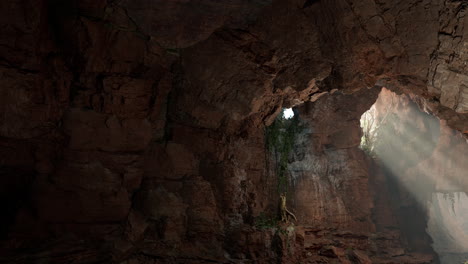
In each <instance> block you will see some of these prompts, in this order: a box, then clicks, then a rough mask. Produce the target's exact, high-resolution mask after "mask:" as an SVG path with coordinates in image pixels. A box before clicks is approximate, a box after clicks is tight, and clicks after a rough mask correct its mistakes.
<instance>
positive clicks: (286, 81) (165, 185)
mask: <svg viewBox="0 0 468 264" xmlns="http://www.w3.org/2000/svg"><path fill="white" fill-rule="evenodd" d="M465 6H466V5H465V4H464V3H463V2H461V1H449V0H445V1H442V0H440V1H407V2H405V3H399V4H395V3H394V2H393V1H380V0H379V1H371V0H369V1H351V0H347V1H345V0H333V1H310V0H308V1H304V0H294V1H293V0H291V1H265V0H262V1H261V0H259V1H241V0H239V1H231V2H226V3H224V2H223V3H221V2H219V1H203V3H195V2H194V1H145V0H139V1H106V0H99V1H87V0H83V1H68V2H63V1H52V0H50V1H46V0H27V1H18V0H8V1H2V2H1V3H0V10H2V11H1V13H2V15H1V16H0V24H1V25H2V26H1V27H0V28H1V30H0V35H1V36H2V38H1V40H2V43H1V45H0V62H1V63H0V72H1V76H2V78H1V81H0V82H1V89H0V93H1V96H0V100H1V104H0V109H1V112H2V115H1V116H0V142H1V143H0V153H1V154H0V156H1V159H0V162H1V163H0V175H1V179H0V180H1V186H2V189H1V197H2V198H3V199H2V201H3V202H2V204H3V205H4V207H5V208H6V212H7V214H6V215H5V217H4V219H3V220H2V237H3V238H4V239H3V240H2V261H3V260H4V261H5V262H15V263H18V262H19V263H21V262H27V261H29V260H31V259H36V258H39V256H43V255H45V256H46V257H47V258H48V259H51V260H53V261H58V262H60V261H62V262H64V261H67V260H71V259H78V260H79V263H92V262H96V261H111V260H112V261H115V262H121V261H126V260H127V259H133V260H139V261H141V262H143V263H144V261H148V262H149V261H159V260H161V259H163V260H168V261H169V260H170V261H177V259H178V260H179V261H184V263H190V262H193V263H199V262H203V261H223V260H226V259H229V258H233V259H244V258H248V259H256V260H257V261H261V260H262V259H263V260H265V261H268V260H271V259H272V258H276V255H277V252H276V251H275V250H274V247H275V243H274V241H273V235H272V234H269V233H267V232H258V231H255V230H253V229H252V223H253V218H254V217H255V216H257V215H258V214H259V213H260V212H262V211H264V210H265V208H271V207H274V204H276V201H275V195H276V194H274V191H272V189H274V185H275V183H274V181H271V178H268V177H269V176H268V175H269V174H268V173H267V171H268V165H267V162H266V161H267V159H268V157H267V155H266V154H265V145H264V135H263V130H264V126H265V125H269V124H270V123H271V122H272V121H273V119H274V117H275V116H276V115H277V114H278V113H279V111H280V109H281V107H282V106H293V105H297V104H299V103H301V102H304V101H315V100H317V99H318V98H319V97H320V96H322V95H324V94H326V93H331V92H332V91H334V89H338V90H342V91H343V92H345V93H351V92H354V91H356V90H360V89H363V88H368V87H373V86H374V85H375V84H376V82H377V81H379V82H378V84H379V85H383V84H385V85H387V86H392V85H393V86H394V87H402V88H399V89H401V91H400V92H405V93H415V94H418V95H420V96H421V98H424V99H428V100H429V99H430V100H432V101H431V103H432V104H431V105H429V104H428V107H432V109H433V112H434V113H436V114H437V115H440V116H441V117H443V118H444V119H446V120H447V123H448V124H449V125H450V126H451V127H453V128H455V129H457V130H459V131H462V132H466V131H468V122H467V121H466V118H467V117H466V115H464V114H463V113H461V112H463V111H464V110H463V109H464V101H463V100H464V99H462V98H464V97H463V89H464V88H463V87H462V85H458V81H457V80H459V79H460V78H463V76H464V74H465V73H464V71H465V68H464V66H463V65H464V64H463V63H462V62H463V61H464V59H463V58H464V57H463V56H465V51H464V50H465V49H466V47H465V46H466V45H464V44H463V43H464V41H463V40H464V36H465V33H464V32H465V31H464V30H465V29H464V23H465V22H464V21H465V19H464V12H465ZM32 7H34V8H32ZM182 18H183V19H182ZM450 47H454V48H453V49H452V48H450ZM451 50H454V52H452V53H450V51H451ZM437 65H440V66H437ZM444 69H445V70H444ZM429 76H431V78H429ZM432 76H433V77H432ZM447 83H453V84H451V85H448V84H447ZM449 87H451V88H449ZM362 93H363V94H362V97H363V98H364V97H367V96H370V95H369V94H368V93H367V92H366V90H363V92H362ZM359 98H360V97H359ZM359 98H358V99H359ZM453 98H455V99H453ZM330 100H333V99H330ZM454 102H456V103H454ZM333 103H335V102H333ZM369 103H371V102H370V101H369V102H368V101H366V104H369ZM308 104H309V103H308ZM330 107H331V106H329V107H328V108H327V107H325V108H324V109H323V110H321V111H322V113H324V114H325V113H327V111H329V110H331V108H330ZM356 107H357V106H356ZM359 107H364V105H362V106H359ZM455 111H458V112H460V113H457V112H455ZM341 113H342V112H340V114H341ZM343 114H344V113H343ZM333 118H338V119H337V120H343V118H342V117H338V115H334V116H333ZM353 118H355V117H353ZM343 122H345V123H343V124H341V125H342V126H343V127H339V128H338V127H337V128H333V129H337V130H339V131H341V132H339V133H346V132H345V131H346V129H347V126H348V125H349V124H348V122H352V123H353V126H354V125H355V123H356V120H354V121H348V120H343ZM337 123H338V121H337ZM341 125H340V126H341ZM314 126H315V128H316V129H325V130H327V131H328V130H329V129H331V128H328V127H327V126H329V125H324V126H325V127H323V128H321V127H320V126H318V125H315V124H314ZM356 129H357V128H356V127H355V126H354V127H353V129H352V130H351V131H350V133H351V134H352V135H353V141H352V142H351V143H352V145H353V146H354V145H355V144H356V141H357V138H358V137H357V134H358V131H357V130H356ZM337 133H338V132H337ZM339 133H338V134H337V135H332V136H330V138H329V139H327V140H328V141H330V142H329V143H328V144H331V146H333V144H338V145H340V144H346V142H348V141H347V140H345V141H344V142H341V143H340V142H338V143H337V142H334V140H338V141H339V140H340V139H343V136H342V135H340V134H339ZM324 146H325V145H324ZM343 146H344V145H343ZM343 146H339V148H340V147H343ZM326 147H328V146H326ZM340 152H343V153H345V154H343V155H349V156H351V157H353V158H354V157H356V158H357V160H358V161H359V160H360V159H361V154H359V153H357V152H356V151H352V150H339V151H335V154H333V155H342V154H340ZM329 158H331V159H334V158H335V156H330V157H329ZM337 158H339V157H337ZM358 161H353V162H354V163H359V162H358ZM351 165H352V164H351ZM341 173H342V174H340V175H341V176H340V177H342V176H343V175H344V174H345V172H341ZM351 174H352V175H354V176H353V179H354V178H356V179H357V178H359V179H361V178H365V175H366V174H365V173H364V172H363V173H360V172H353V173H351ZM342 180H343V184H344V186H345V187H346V186H348V189H346V188H345V189H346V190H347V191H346V192H345V193H342V194H340V195H339V197H342V198H341V199H342V200H344V201H347V202H349V200H347V199H345V198H344V197H345V196H348V195H352V194H355V193H357V192H360V189H359V188H364V186H365V184H366V183H365V180H363V181H362V184H363V185H362V186H361V187H357V186H356V187H354V185H353V184H352V183H351V182H346V180H347V178H346V180H345V179H344V178H342ZM359 181H361V180H359ZM336 191H337V192H338V190H336ZM309 195H310V194H303V196H304V197H307V196H309ZM309 198H310V197H309ZM299 200H300V199H299V198H298V199H296V201H299ZM344 201H343V202H344ZM362 202H363V203H364V204H366V206H365V207H364V208H369V206H370V205H369V203H370V202H369V197H368V196H367V194H365V195H363V197H362ZM298 206H301V205H298ZM303 206H304V205H303ZM299 208H300V207H299ZM350 208H355V206H354V205H350ZM326 210H329V209H326ZM330 210H332V209H330ZM349 210H354V209H349ZM301 211H303V212H304V215H302V216H300V217H302V219H306V218H308V217H312V219H314V220H323V221H327V220H329V219H331V218H332V215H333V214H335V212H332V211H331V212H328V213H323V212H322V213H318V212H314V211H313V210H312V209H311V208H310V206H309V208H308V209H307V208H306V209H304V210H301ZM306 212H307V213H306ZM343 215H344V216H343V217H345V216H346V214H343ZM368 216H369V212H368V209H365V210H364V211H363V212H362V217H363V219H367V218H368ZM345 218H346V217H345ZM343 219H344V218H340V219H339V220H333V222H334V224H336V226H337V228H338V227H339V228H341V227H344V226H346V227H348V226H351V225H352V226H354V224H355V223H354V222H352V221H351V222H349V221H348V220H343ZM346 219H347V218H346ZM307 221H310V220H308V219H307ZM353 221H354V220H353ZM356 221H358V222H359V221H361V220H356ZM365 221H367V220H364V222H363V223H366V222H365ZM314 223H316V222H314ZM363 223H360V224H356V228H357V229H360V227H357V226H362V225H364V224H363ZM77 238H79V239H77ZM81 238H83V239H81ZM37 241H41V242H40V244H43V245H44V246H43V247H41V248H38V247H35V246H31V245H37V244H38V243H39V242H37ZM42 241H46V242H42ZM90 241H92V242H90ZM95 241H98V244H95ZM96 245H99V246H96ZM246 248H250V250H247V249H246ZM247 252H248V253H247ZM41 254H42V255H41ZM18 256H21V257H20V258H18ZM12 259H15V260H14V261H13V260H12Z"/></svg>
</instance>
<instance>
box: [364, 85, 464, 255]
mask: <svg viewBox="0 0 468 264" xmlns="http://www.w3.org/2000/svg"><path fill="white" fill-rule="evenodd" d="M360 125H361V129H362V137H361V143H360V148H361V149H362V150H363V151H364V152H365V153H367V154H368V155H369V156H370V157H372V160H373V162H375V164H377V167H379V168H380V170H381V172H382V174H383V175H384V177H385V178H386V182H387V183H388V184H387V186H386V188H387V191H388V192H389V194H390V197H391V198H390V200H391V201H390V203H391V204H392V206H393V207H394V209H395V212H396V214H397V215H396V218H397V219H398V225H399V226H400V228H401V230H402V232H403V235H404V236H405V237H406V243H407V245H408V246H409V248H412V249H414V250H415V251H420V252H421V251H422V252H424V251H430V250H431V249H430V248H425V246H424V244H426V245H427V241H429V242H431V244H432V249H433V250H434V251H435V252H436V253H437V254H438V256H439V259H440V262H441V263H463V262H464V261H466V260H467V259H468V205H467V204H468V203H467V202H468V196H467V195H466V193H465V192H464V191H463V190H466V187H467V186H468V179H467V178H466V171H467V169H468V166H467V164H466V157H467V154H468V144H467V140H466V139H465V138H464V137H463V135H462V134H460V133H459V132H457V131H454V130H452V129H451V128H450V127H448V125H447V124H446V121H444V120H439V119H438V118H436V117H435V116H433V115H432V114H431V113H428V112H426V111H424V102H421V101H418V100H417V98H413V96H409V95H404V94H403V95H397V94H396V93H394V92H392V91H390V90H388V89H386V88H382V91H381V92H380V94H379V97H378V99H377V100H376V102H375V103H374V104H373V105H372V107H370V109H369V110H368V111H366V112H365V113H364V114H363V115H362V116H361V120H360ZM374 173H375V171H374ZM423 223H425V224H423ZM427 235H429V237H428V236H427ZM428 239H429V240H428ZM424 241H426V243H425V242H424Z"/></svg>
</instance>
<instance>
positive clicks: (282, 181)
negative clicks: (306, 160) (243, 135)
mask: <svg viewBox="0 0 468 264" xmlns="http://www.w3.org/2000/svg"><path fill="white" fill-rule="evenodd" d="M301 130H302V126H301V125H300V122H299V118H298V117H297V116H294V117H293V118H291V119H286V118H284V116H283V111H282V112H281V113H280V114H279V115H278V117H277V118H276V119H275V121H274V122H273V124H271V125H270V126H269V127H266V130H265V141H266V145H267V148H268V151H269V152H270V153H273V155H274V157H275V165H276V166H275V170H276V175H277V177H278V193H287V191H288V185H289V184H288V183H289V181H288V177H287V174H286V172H287V168H288V160H289V156H290V154H291V151H292V150H293V147H294V143H295V141H296V137H297V134H298V133H299V132H300V131H301Z"/></svg>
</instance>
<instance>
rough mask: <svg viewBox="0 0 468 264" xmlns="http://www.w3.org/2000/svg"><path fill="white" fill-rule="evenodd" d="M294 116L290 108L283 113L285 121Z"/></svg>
mask: <svg viewBox="0 0 468 264" xmlns="http://www.w3.org/2000/svg"><path fill="white" fill-rule="evenodd" d="M293 116H294V111H293V110H292V108H285V109H284V111H283V117H284V118H286V119H291V118H293Z"/></svg>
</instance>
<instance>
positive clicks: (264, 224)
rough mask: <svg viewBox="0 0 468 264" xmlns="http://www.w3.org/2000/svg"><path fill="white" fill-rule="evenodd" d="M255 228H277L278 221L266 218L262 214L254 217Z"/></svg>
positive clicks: (270, 217) (273, 218) (269, 217)
mask: <svg viewBox="0 0 468 264" xmlns="http://www.w3.org/2000/svg"><path fill="white" fill-rule="evenodd" d="M254 223H255V227H256V228H258V229H268V228H277V227H278V219H277V218H276V217H272V216H268V215H266V214H265V213H264V212H262V213H260V215H259V216H257V217H255V222H254Z"/></svg>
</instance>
